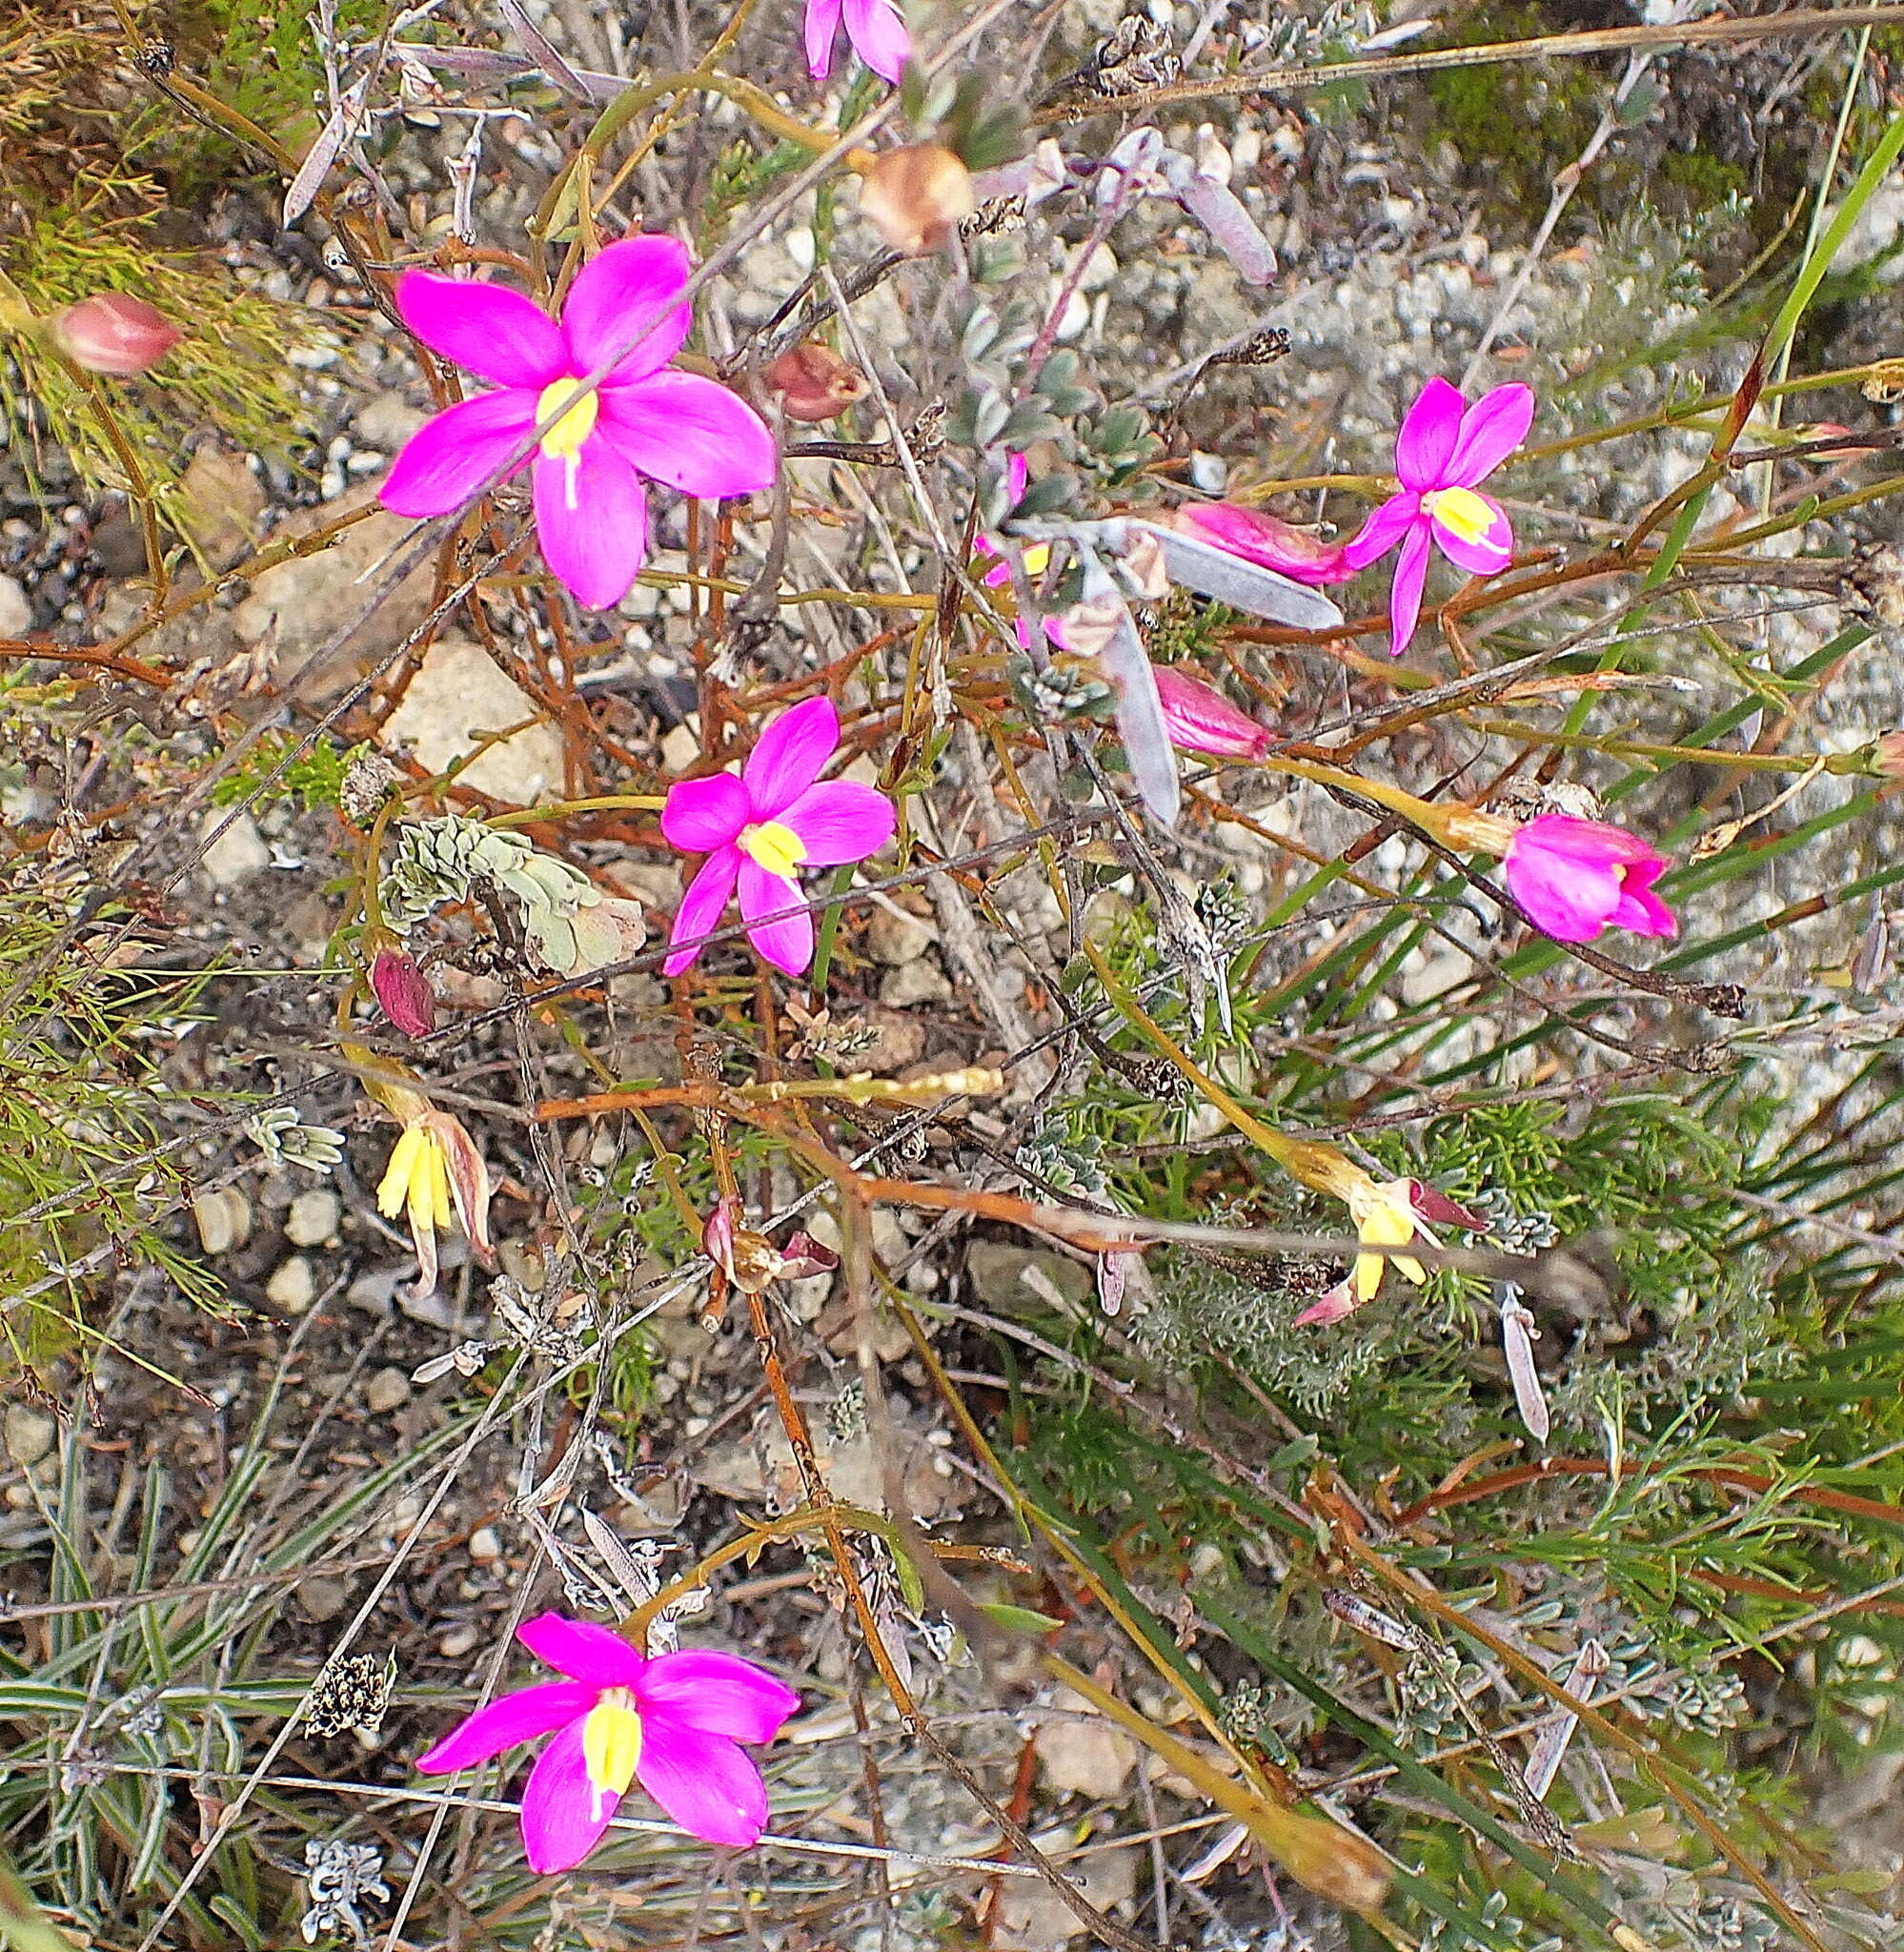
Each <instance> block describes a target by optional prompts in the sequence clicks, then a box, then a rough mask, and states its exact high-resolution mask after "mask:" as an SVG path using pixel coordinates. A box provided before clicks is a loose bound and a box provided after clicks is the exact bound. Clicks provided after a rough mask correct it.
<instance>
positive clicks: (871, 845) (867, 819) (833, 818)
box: [778, 780, 899, 867]
mask: <svg viewBox="0 0 1904 1952" xmlns="http://www.w3.org/2000/svg"><path fill="white" fill-rule="evenodd" d="M778 817H779V819H780V824H781V825H782V826H787V827H791V828H792V829H793V831H794V832H795V833H797V834H798V835H799V836H800V842H801V844H802V845H803V846H804V847H805V848H806V859H805V862H804V865H806V866H809V867H837V866H838V865H839V864H841V862H842V861H863V860H865V858H866V857H867V855H869V854H877V853H878V852H879V851H880V849H881V847H883V846H884V845H885V844H886V843H887V842H888V841H890V840H891V839H892V837H893V833H894V830H895V829H896V828H897V827H898V825H899V816H898V815H897V814H896V813H895V812H894V811H893V803H892V802H891V801H890V800H888V799H887V798H886V796H885V795H884V794H883V793H880V792H876V791H875V790H874V788H872V787H871V786H865V785H861V783H860V782H859V781H857V780H823V781H821V782H820V783H819V784H818V785H815V786H809V787H808V788H807V789H806V791H805V792H804V793H802V794H801V795H800V798H799V799H798V800H796V801H795V802H794V803H793V804H792V805H791V806H787V807H783V808H781V810H780V815H779V816H778Z"/></svg>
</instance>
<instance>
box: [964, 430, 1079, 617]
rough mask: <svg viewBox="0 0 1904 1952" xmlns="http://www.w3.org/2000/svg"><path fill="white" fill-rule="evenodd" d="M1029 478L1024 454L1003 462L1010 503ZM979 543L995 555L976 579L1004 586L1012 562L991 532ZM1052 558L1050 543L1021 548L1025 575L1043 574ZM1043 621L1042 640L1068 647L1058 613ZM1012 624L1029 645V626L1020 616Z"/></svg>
mask: <svg viewBox="0 0 1904 1952" xmlns="http://www.w3.org/2000/svg"><path fill="white" fill-rule="evenodd" d="M1030 479H1031V463H1030V462H1029V461H1028V460H1026V459H1025V458H1024V456H1023V454H1015V455H1012V456H1011V457H1010V458H1008V459H1007V460H1006V462H1005V492H1006V493H1007V494H1008V495H1009V496H1010V497H1011V505H1012V507H1013V508H1016V507H1017V506H1018V504H1019V503H1020V502H1021V501H1023V499H1024V491H1025V488H1026V486H1027V484H1028V483H1029V482H1030ZM979 547H980V549H981V550H982V551H983V552H984V554H985V555H986V556H989V557H991V558H993V560H992V562H991V563H990V565H989V566H988V567H986V568H984V569H982V570H981V571H980V572H979V580H980V581H981V582H982V583H983V584H984V586H985V587H986V589H988V590H998V589H1003V588H1004V587H1005V586H1006V585H1007V584H1008V583H1009V582H1010V581H1011V564H1010V563H1009V562H1007V561H1006V560H1005V554H1004V550H1003V548H1002V547H1001V546H1000V544H999V543H998V542H997V541H996V540H995V539H993V538H992V537H990V536H981V537H980V538H979ZM1050 561H1051V544H1050V543H1049V542H1034V543H1033V544H1032V545H1031V547H1030V548H1029V549H1027V550H1026V551H1025V552H1024V573H1025V575H1026V576H1028V577H1037V576H1043V574H1044V572H1045V569H1046V568H1047V567H1048V566H1049V564H1050ZM1041 621H1042V622H1043V625H1044V637H1045V641H1046V642H1048V643H1054V644H1056V645H1057V646H1058V648H1059V649H1060V650H1061V651H1063V650H1068V649H1069V648H1070V641H1069V640H1068V639H1067V638H1066V636H1065V634H1064V621H1063V618H1060V617H1046V618H1043V619H1042V620H1041ZM1012 628H1013V629H1014V630H1015V631H1017V633H1018V641H1019V647H1020V649H1022V650H1027V651H1028V650H1029V649H1030V648H1031V626H1030V625H1029V624H1028V623H1026V622H1025V620H1024V619H1023V617H1020V618H1017V619H1015V620H1014V621H1013V623H1012Z"/></svg>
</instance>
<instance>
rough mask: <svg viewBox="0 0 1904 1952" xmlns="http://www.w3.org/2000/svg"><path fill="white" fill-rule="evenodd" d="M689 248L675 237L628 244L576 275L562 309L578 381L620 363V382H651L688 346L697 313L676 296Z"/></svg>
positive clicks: (625, 240) (617, 372)
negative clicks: (582, 375) (604, 366)
mask: <svg viewBox="0 0 1904 1952" xmlns="http://www.w3.org/2000/svg"><path fill="white" fill-rule="evenodd" d="M687 275H688V253H687V246H686V245H685V244H683V243H681V242H680V241H679V238H675V237H624V238H623V239H622V240H621V242H620V243H618V244H611V245H610V246H609V247H608V249H607V250H606V251H602V252H598V253H597V254H596V255H595V256H593V257H592V258H590V259H589V261H588V262H587V263H586V264H585V265H583V266H582V268H581V270H580V271H579V272H578V273H577V275H576V281H575V283H574V284H573V285H571V286H570V287H569V298H568V303H567V304H566V305H564V306H563V307H562V337H563V338H564V339H565V340H566V341H567V343H568V352H569V359H570V363H571V364H572V365H573V366H574V368H575V370H576V372H577V373H593V372H594V371H595V369H596V368H597V367H598V366H599V365H600V364H602V362H603V361H604V360H607V359H613V360H614V361H615V377H616V378H617V379H618V380H631V379H642V378H645V377H646V376H648V375H649V374H650V373H653V372H655V371H657V369H658V368H659V367H662V366H665V365H666V364H667V363H668V361H669V360H670V359H672V358H673V357H674V356H675V355H676V354H677V353H679V351H680V349H681V347H682V346H683V345H684V344H685V343H686V340H687V336H688V332H689V329H690V328H691V327H692V325H693V324H694V313H693V311H692V309H691V308H690V307H689V306H687V305H684V304H682V303H680V302H679V300H678V299H677V298H676V296H675V295H676V293H678V292H679V290H680V288H681V287H682V286H683V285H684V284H686V283H687Z"/></svg>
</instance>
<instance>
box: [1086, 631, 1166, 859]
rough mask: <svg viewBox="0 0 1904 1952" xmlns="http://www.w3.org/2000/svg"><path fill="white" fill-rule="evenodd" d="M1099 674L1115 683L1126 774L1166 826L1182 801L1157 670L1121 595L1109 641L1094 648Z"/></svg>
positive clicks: (1146, 804) (1118, 728)
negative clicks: (1158, 693)
mask: <svg viewBox="0 0 1904 1952" xmlns="http://www.w3.org/2000/svg"><path fill="white" fill-rule="evenodd" d="M1098 662H1099V663H1100V664H1101V665H1102V666H1103V667H1104V676H1105V677H1106V678H1108V679H1109V680H1110V681H1111V682H1112V684H1114V685H1115V686H1116V687H1117V730H1118V737H1119V738H1120V739H1122V740H1123V741H1124V758H1125V759H1126V760H1128V761H1129V762H1130V777H1131V778H1132V779H1133V780H1134V781H1135V782H1136V783H1137V790H1138V792H1139V794H1140V795H1141V796H1142V797H1143V800H1144V805H1145V806H1147V807H1148V808H1149V809H1150V811H1151V812H1152V813H1153V814H1154V815H1155V816H1156V817H1157V819H1158V820H1159V821H1161V822H1162V823H1163V824H1164V825H1165V826H1166V827H1167V826H1174V825H1175V824H1176V821H1177V810H1178V808H1179V807H1180V806H1181V805H1182V804H1183V789H1182V787H1181V786H1180V785H1179V783H1178V780H1177V755H1176V753H1175V751H1173V750H1172V748H1171V745H1170V728H1169V727H1168V726H1167V725H1165V722H1164V701H1163V700H1162V699H1160V698H1159V697H1158V695H1157V674H1156V672H1155V671H1153V670H1152V669H1151V668H1150V660H1149V658H1148V657H1146V656H1145V655H1144V640H1143V639H1142V638H1141V637H1139V636H1138V634H1137V625H1136V624H1135V623H1134V622H1133V621H1132V620H1131V615H1130V612H1129V610H1128V609H1127V608H1126V607H1125V605H1124V602H1123V600H1121V599H1119V600H1118V602H1117V619H1116V622H1115V625H1114V627H1113V628H1112V631H1111V634H1110V638H1109V641H1107V642H1106V643H1105V645H1104V649H1103V650H1102V651H1100V652H1099V653H1098Z"/></svg>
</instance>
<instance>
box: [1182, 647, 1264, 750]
mask: <svg viewBox="0 0 1904 1952" xmlns="http://www.w3.org/2000/svg"><path fill="white" fill-rule="evenodd" d="M1154 669H1155V671H1156V673H1157V697H1158V701H1159V702H1160V703H1162V705H1163V707H1164V724H1165V729H1166V730H1167V731H1168V732H1169V734H1170V743H1171V744H1172V745H1175V746H1179V747H1181V748H1182V749H1183V750H1185V751H1186V752H1209V753H1214V754H1216V755H1217V757H1218V758H1220V759H1246V760H1250V761H1252V762H1260V761H1261V760H1262V758H1263V755H1264V754H1265V753H1266V752H1267V751H1268V750H1269V734H1268V732H1267V731H1266V729H1265V728H1264V727H1263V726H1261V725H1259V724H1258V723H1257V722H1256V721H1255V720H1254V719H1252V718H1249V717H1247V716H1246V714H1245V713H1243V712H1240V711H1238V710H1237V708H1236V707H1235V706H1234V705H1233V704H1231V703H1230V702H1229V701H1228V700H1227V699H1226V698H1225V697H1224V696H1223V694H1222V693H1221V692H1219V691H1216V690H1214V689H1212V688H1211V687H1210V686H1209V685H1207V684H1205V683H1204V682H1203V681H1202V680H1201V679H1197V678H1192V677H1191V676H1190V675H1189V673H1188V672H1187V671H1184V670H1181V669H1179V667H1178V666H1176V665H1175V664H1159V665H1156V666H1155V667H1154Z"/></svg>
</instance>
